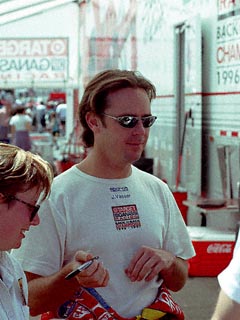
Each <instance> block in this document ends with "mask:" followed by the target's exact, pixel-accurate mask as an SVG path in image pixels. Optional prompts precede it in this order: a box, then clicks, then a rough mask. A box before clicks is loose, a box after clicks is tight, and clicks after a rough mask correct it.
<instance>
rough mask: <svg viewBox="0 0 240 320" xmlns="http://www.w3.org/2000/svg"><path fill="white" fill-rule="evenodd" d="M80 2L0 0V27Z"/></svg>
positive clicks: (64, 0)
mask: <svg viewBox="0 0 240 320" xmlns="http://www.w3.org/2000/svg"><path fill="white" fill-rule="evenodd" d="M71 2H76V3H79V4H80V3H81V2H82V0H0V25H4V24H7V23H11V22H13V21H17V20H20V19H24V18H27V17H30V16H33V15H36V14H40V13H42V12H44V11H46V10H51V9H54V8H56V7H60V6H63V5H66V4H68V3H71Z"/></svg>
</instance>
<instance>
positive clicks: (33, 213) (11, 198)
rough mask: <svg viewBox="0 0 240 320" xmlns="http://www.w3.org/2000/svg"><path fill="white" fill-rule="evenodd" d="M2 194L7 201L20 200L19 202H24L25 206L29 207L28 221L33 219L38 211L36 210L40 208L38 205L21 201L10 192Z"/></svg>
mask: <svg viewBox="0 0 240 320" xmlns="http://www.w3.org/2000/svg"><path fill="white" fill-rule="evenodd" d="M4 196H5V197H6V198H7V200H9V201H18V202H21V203H24V204H25V205H26V206H28V207H29V208H30V209H31V214H30V222H32V221H33V219H34V218H35V216H36V214H37V213H38V210H39V209H40V205H38V204H37V205H35V206H34V205H32V204H30V203H28V202H26V201H23V200H21V199H19V198H17V197H15V196H13V195H11V194H4Z"/></svg>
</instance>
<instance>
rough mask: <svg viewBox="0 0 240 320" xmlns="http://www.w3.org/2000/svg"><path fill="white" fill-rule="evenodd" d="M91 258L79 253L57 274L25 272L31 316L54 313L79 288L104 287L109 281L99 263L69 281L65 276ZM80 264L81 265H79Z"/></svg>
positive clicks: (88, 255) (96, 262)
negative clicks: (48, 312) (45, 275)
mask: <svg viewBox="0 0 240 320" xmlns="http://www.w3.org/2000/svg"><path fill="white" fill-rule="evenodd" d="M91 258H93V256H92V255H91V254H89V253H85V252H82V251H79V252H78V253H77V254H76V255H75V260H74V261H72V262H70V263H69V264H67V265H66V266H65V267H63V268H62V269H61V270H60V271H59V272H57V273H55V274H53V275H50V276H47V277H42V276H39V275H36V274H33V273H30V272H25V273H26V277H27V280H28V291H29V301H28V304H29V307H30V314H31V315H32V316H36V315H39V314H41V313H44V312H47V311H52V312H54V313H56V311H57V310H58V308H59V306H60V305H61V304H62V303H64V302H65V301H66V300H68V299H70V298H71V297H72V296H73V294H74V293H75V292H76V291H77V289H78V288H79V286H84V287H104V286H106V285H107V283H108V280H109V274H108V271H107V270H106V269H105V268H104V267H103V265H102V263H101V262H98V261H96V260H95V261H94V262H93V263H92V265H91V266H90V267H88V268H87V269H85V270H84V271H82V272H80V273H79V274H78V275H77V276H75V277H74V278H72V279H70V280H66V279H65V276H66V275H67V274H68V273H69V272H71V271H73V270H75V269H76V268H77V267H78V266H79V265H80V264H81V263H83V262H85V261H87V260H89V259H91ZM80 262H81V263H80Z"/></svg>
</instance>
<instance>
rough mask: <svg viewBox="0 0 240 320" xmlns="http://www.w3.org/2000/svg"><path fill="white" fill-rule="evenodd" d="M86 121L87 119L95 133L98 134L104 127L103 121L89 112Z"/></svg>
mask: <svg viewBox="0 0 240 320" xmlns="http://www.w3.org/2000/svg"><path fill="white" fill-rule="evenodd" d="M85 119H86V122H87V124H88V126H89V128H90V129H91V130H92V131H93V132H97V131H98V130H99V129H100V128H101V126H102V121H101V119H100V118H99V116H97V115H96V114H95V113H94V112H91V111H90V112H87V114H86V118H85Z"/></svg>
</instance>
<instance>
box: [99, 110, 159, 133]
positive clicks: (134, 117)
mask: <svg viewBox="0 0 240 320" xmlns="http://www.w3.org/2000/svg"><path fill="white" fill-rule="evenodd" d="M102 115H104V116H106V117H108V118H111V119H114V120H116V121H117V122H118V123H119V124H120V126H121V127H123V128H127V129H132V128H134V127H136V125H137V124H138V121H139V120H140V119H141V121H142V124H143V127H144V128H150V127H151V126H152V125H153V124H154V122H155V121H156V120H157V117H156V116H153V115H149V116H143V117H136V116H131V115H123V116H118V117H114V116H112V115H110V114H107V113H105V112H103V113H102ZM124 117H130V118H132V119H136V120H137V122H135V124H134V126H132V127H128V126H125V125H123V124H122V123H121V118H124ZM147 118H152V119H154V121H153V123H152V124H151V125H150V126H148V127H145V126H144V123H143V120H144V119H147Z"/></svg>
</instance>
